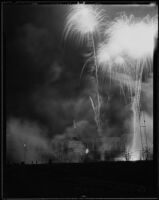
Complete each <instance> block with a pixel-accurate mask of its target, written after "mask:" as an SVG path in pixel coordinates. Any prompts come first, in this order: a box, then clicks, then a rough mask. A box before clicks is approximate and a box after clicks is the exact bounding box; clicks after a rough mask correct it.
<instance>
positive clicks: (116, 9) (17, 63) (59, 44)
mask: <svg viewBox="0 0 159 200" xmlns="http://www.w3.org/2000/svg"><path fill="white" fill-rule="evenodd" d="M102 8H104V10H105V11H106V14H107V15H108V16H109V19H113V18H114V17H116V16H118V15H119V13H120V12H123V11H124V12H126V14H128V15H130V14H134V15H135V16H136V17H144V16H145V15H147V14H150V15H151V16H154V15H155V14H156V13H157V8H156V7H145V6H142V7H136V6H134V7H131V6H125V7H124V6H110V5H109V6H107V5H104V6H102ZM67 13H68V6H67V5H15V4H14V5H13V4H5V5H4V11H3V14H4V17H3V22H4V23H3V26H4V29H3V31H4V68H5V70H6V95H7V98H6V100H7V102H6V107H7V110H6V111H7V121H9V120H10V119H20V120H26V121H31V122H36V123H37V124H39V125H40V126H43V127H45V128H46V129H48V130H49V131H48V135H49V136H50V135H51V136H52V135H55V134H59V133H60V134H61V133H63V131H64V130H65V129H66V127H68V126H71V125H72V122H73V120H74V119H75V120H77V121H80V120H89V121H93V111H92V110H91V106H90V102H89V100H88V96H89V95H90V94H91V95H93V94H94V93H93V92H94V88H93V87H94V83H93V82H92V79H91V72H90V69H89V68H87V69H86V70H85V71H84V75H83V78H82V80H81V81H80V72H81V69H82V66H83V64H84V62H85V57H84V54H85V53H88V48H87V47H86V45H84V44H83V45H81V46H80V45H78V44H76V43H75V41H73V40H71V39H70V38H69V39H68V40H64V37H63V36H64V34H63V32H64V25H65V19H66V16H67ZM112 91H114V92H112V101H111V102H112V103H111V105H110V107H109V108H108V107H104V108H103V110H106V111H108V110H109V111H110V110H111V113H112V112H113V113H119V112H120V108H121V105H123V97H121V95H120V92H119V89H118V88H116V86H114V88H113V90H112ZM103 95H104V93H103ZM113 96H114V97H113ZM117 97H119V98H118V99H117ZM117 101H118V103H117ZM120 102H121V103H120ZM120 104H121V105H120ZM114 105H117V106H116V107H115V106H114ZM103 113H104V111H103ZM129 114H130V113H129V110H127V109H126V112H125V116H122V118H124V121H125V118H126V116H128V115H129ZM108 116H109V114H107V116H106V114H105V113H104V114H103V118H104V119H105V118H106V119H107V120H106V121H107V123H108V124H109V125H110V126H111V127H112V125H111V124H112V123H113V122H115V121H116V122H117V124H119V123H120V120H121V116H120V115H116V114H114V115H111V116H112V117H110V118H108ZM123 126H124V125H121V126H120V127H119V126H117V127H115V126H113V128H115V129H119V130H120V129H122V131H123ZM119 132H120V131H119ZM117 135H118V134H117Z"/></svg>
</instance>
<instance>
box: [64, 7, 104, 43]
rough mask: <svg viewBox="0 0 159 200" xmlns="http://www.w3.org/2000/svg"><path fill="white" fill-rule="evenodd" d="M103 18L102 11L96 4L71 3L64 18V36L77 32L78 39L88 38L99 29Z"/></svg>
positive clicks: (81, 40)
mask: <svg viewBox="0 0 159 200" xmlns="http://www.w3.org/2000/svg"><path fill="white" fill-rule="evenodd" d="M103 19H104V15H103V11H102V10H99V8H97V6H92V5H86V4H76V5H72V6H71V8H70V10H69V14H68V16H67V18H66V26H65V31H64V32H65V38H67V37H68V36H74V34H75V35H76V34H78V41H79V42H83V41H84V39H85V38H86V39H87V40H89V39H90V36H91V34H93V33H96V32H98V31H99V30H100V27H101V24H102V21H103Z"/></svg>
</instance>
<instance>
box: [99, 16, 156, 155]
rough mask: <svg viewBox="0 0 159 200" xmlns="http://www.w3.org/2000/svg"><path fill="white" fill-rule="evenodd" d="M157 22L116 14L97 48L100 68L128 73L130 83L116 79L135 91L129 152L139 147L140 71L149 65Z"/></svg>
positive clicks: (154, 19) (148, 18)
mask: <svg viewBox="0 0 159 200" xmlns="http://www.w3.org/2000/svg"><path fill="white" fill-rule="evenodd" d="M157 23H158V21H157V16H155V17H153V18H150V17H149V16H146V17H145V18H143V19H138V18H135V17H134V16H133V15H131V16H130V17H127V16H126V15H123V16H121V17H118V18H116V19H115V20H114V21H113V22H112V23H110V24H109V27H107V29H106V32H105V35H106V36H107V40H106V41H104V42H103V43H102V44H101V45H100V46H99V48H98V51H97V59H98V64H99V65H100V67H101V68H102V70H103V71H106V72H107V73H109V74H110V76H111V75H114V74H116V72H118V71H119V72H120V73H124V74H128V76H130V77H131V78H132V80H133V82H134V83H133V84H131V83H130V81H129V80H130V79H128V80H125V81H123V80H122V81H121V82H120V84H125V85H126V86H127V87H130V88H129V89H130V91H131V94H132V92H134V93H135V94H134V97H133V102H132V111H133V130H134V134H133V141H132V146H131V147H130V150H131V151H135V150H136V149H137V148H138V147H139V144H138V137H137V135H138V132H139V124H140V94H141V82H142V74H143V70H144V69H145V68H151V64H152V60H153V53H154V48H155V38H156V36H157ZM112 72H113V73H112ZM113 78H114V77H113ZM132 85H133V87H132ZM141 143H142V141H141ZM135 159H139V153H136V155H135Z"/></svg>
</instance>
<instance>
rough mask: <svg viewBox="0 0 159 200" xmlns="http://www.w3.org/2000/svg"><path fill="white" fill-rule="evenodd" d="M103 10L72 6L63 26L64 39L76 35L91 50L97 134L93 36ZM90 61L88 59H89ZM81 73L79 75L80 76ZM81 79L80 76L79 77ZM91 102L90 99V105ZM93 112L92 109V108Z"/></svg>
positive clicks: (97, 29)
mask: <svg viewBox="0 0 159 200" xmlns="http://www.w3.org/2000/svg"><path fill="white" fill-rule="evenodd" d="M103 19H104V15H103V10H99V9H98V8H97V7H96V6H92V5H85V4H77V5H73V6H72V7H71V9H70V13H69V15H68V16H67V21H66V26H65V38H67V37H68V36H69V35H73V34H78V35H79V37H78V40H79V43H83V41H84V40H85V39H86V41H87V42H88V44H89V46H91V47H92V49H93V61H94V66H95V79H96V86H97V106H96V111H95V119H96V123H97V127H98V132H99V133H100V130H101V128H100V127H101V126H100V107H101V102H100V95H99V82H98V65H97V58H96V50H95V49H96V47H95V40H94V34H95V33H97V32H100V27H102V24H103ZM89 60H90V58H89ZM89 60H87V61H86V63H85V64H84V66H83V68H82V72H83V70H84V68H85V67H86V65H87V62H88V61H89ZM82 72H81V74H82ZM80 78H81V75H80ZM92 102H93V100H92V99H91V105H94V102H93V104H92ZM92 108H93V110H94V107H92Z"/></svg>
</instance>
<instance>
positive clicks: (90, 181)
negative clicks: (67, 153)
mask: <svg viewBox="0 0 159 200" xmlns="http://www.w3.org/2000/svg"><path fill="white" fill-rule="evenodd" d="M154 173H155V172H154V167H153V162H151V161H145V162H144V161H140V162H139V161H138V162H114V163H112V162H101V163H83V164H76V163H74V164H50V165H49V164H48V165H12V166H11V165H8V166H7V167H6V168H5V174H4V196H5V197H12V198H16V197H21V198H22V197H37V198H40V197H41V198H47V197H57V198H60V197H68V198H71V197H101V198H102V197H143V198H144V197H155V196H156V187H155V174H154Z"/></svg>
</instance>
